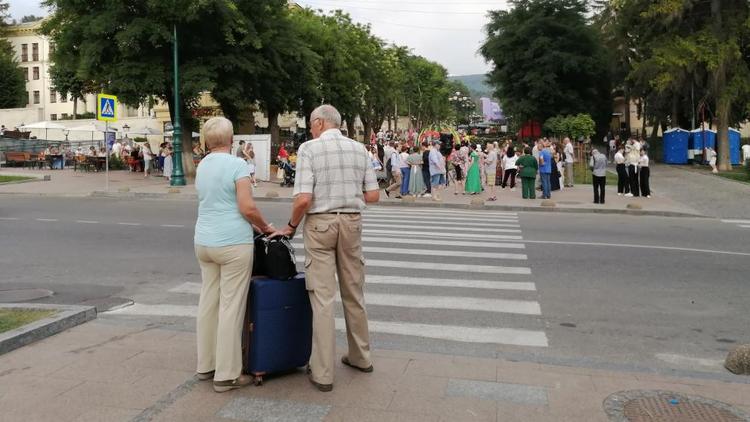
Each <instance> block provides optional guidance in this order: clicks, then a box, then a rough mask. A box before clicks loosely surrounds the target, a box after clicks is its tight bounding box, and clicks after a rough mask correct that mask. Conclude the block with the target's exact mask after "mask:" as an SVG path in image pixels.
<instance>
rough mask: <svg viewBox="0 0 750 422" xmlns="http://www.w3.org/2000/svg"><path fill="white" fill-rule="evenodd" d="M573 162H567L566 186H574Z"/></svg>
mask: <svg viewBox="0 0 750 422" xmlns="http://www.w3.org/2000/svg"><path fill="white" fill-rule="evenodd" d="M574 180H575V179H573V163H565V186H571V187H572V186H573V181H574Z"/></svg>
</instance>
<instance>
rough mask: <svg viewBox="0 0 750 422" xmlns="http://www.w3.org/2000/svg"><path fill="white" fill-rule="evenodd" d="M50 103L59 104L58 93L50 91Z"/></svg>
mask: <svg viewBox="0 0 750 422" xmlns="http://www.w3.org/2000/svg"><path fill="white" fill-rule="evenodd" d="M49 102H51V103H56V102H57V92H55V91H53V90H51V89H50V90H49Z"/></svg>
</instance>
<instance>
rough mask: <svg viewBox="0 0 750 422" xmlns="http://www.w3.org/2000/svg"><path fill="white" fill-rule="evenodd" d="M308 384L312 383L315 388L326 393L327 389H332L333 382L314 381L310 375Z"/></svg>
mask: <svg viewBox="0 0 750 422" xmlns="http://www.w3.org/2000/svg"><path fill="white" fill-rule="evenodd" d="M310 384H312V385H314V386H315V388H317V389H318V390H319V391H322V392H324V393H328V392H329V391H332V390H333V384H321V383H319V382H315V380H313V379H312V377H310Z"/></svg>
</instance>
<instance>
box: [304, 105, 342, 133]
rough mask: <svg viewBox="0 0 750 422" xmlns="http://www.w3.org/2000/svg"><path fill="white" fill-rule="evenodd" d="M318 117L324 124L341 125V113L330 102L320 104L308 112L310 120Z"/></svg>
mask: <svg viewBox="0 0 750 422" xmlns="http://www.w3.org/2000/svg"><path fill="white" fill-rule="evenodd" d="M315 119H320V120H322V121H324V122H325V123H326V126H332V127H335V128H340V127H341V113H339V111H338V110H336V107H334V106H332V105H330V104H323V105H322V106H320V107H318V108H316V109H315V110H313V112H312V113H311V114H310V120H311V121H312V120H315Z"/></svg>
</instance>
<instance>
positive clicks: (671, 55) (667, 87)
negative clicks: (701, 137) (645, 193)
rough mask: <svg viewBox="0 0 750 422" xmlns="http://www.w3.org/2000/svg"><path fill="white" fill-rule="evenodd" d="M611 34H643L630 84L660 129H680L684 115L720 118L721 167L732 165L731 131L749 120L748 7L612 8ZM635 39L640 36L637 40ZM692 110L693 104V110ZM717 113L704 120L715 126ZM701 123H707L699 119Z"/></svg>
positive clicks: (661, 4)
mask: <svg viewBox="0 0 750 422" xmlns="http://www.w3.org/2000/svg"><path fill="white" fill-rule="evenodd" d="M607 7H608V8H609V9H611V11H612V13H610V14H611V15H612V16H614V17H616V19H611V22H612V24H611V25H609V26H608V27H606V28H605V32H604V33H605V34H610V35H611V34H618V33H625V34H637V38H636V41H635V42H632V41H631V42H630V44H629V46H628V50H630V51H631V52H632V57H633V60H632V61H631V63H630V66H629V67H628V69H627V76H626V77H625V81H626V82H625V83H626V84H628V85H630V86H632V88H633V93H634V95H636V96H637V97H638V98H639V101H640V102H641V104H642V108H643V114H644V115H645V116H646V117H648V118H651V119H652V121H653V122H654V129H653V132H652V133H653V134H655V133H656V131H657V129H658V126H659V125H660V124H661V125H663V124H664V123H665V122H667V121H668V122H669V123H670V124H671V125H672V126H679V124H680V122H682V121H684V120H685V118H684V116H686V115H693V116H695V115H696V114H702V113H697V110H696V106H695V105H694V104H693V101H692V98H690V97H695V98H697V99H698V101H697V103H698V106H697V107H699V108H700V109H701V110H709V111H715V115H714V116H715V118H716V122H717V126H718V132H719V133H718V141H719V142H718V152H719V160H718V161H719V167H720V168H721V169H723V170H726V169H728V168H729V167H730V163H729V142H728V127H729V125H730V124H736V123H738V122H739V121H742V120H745V119H746V118H747V117H748V108H747V104H748V102H749V100H750V19H749V16H750V13H749V12H748V8H749V6H748V3H747V2H746V1H743V0H711V1H708V2H674V1H670V0H658V1H655V2H651V1H645V0H623V1H618V2H610V4H609V5H608V6H607ZM631 38H633V37H631ZM687 104H690V105H687ZM712 114H713V113H710V112H709V113H708V115H706V116H705V117H706V118H707V119H709V124H710V120H711V117H712ZM699 117H700V116H699Z"/></svg>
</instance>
